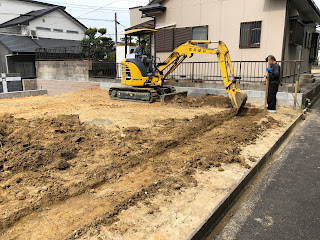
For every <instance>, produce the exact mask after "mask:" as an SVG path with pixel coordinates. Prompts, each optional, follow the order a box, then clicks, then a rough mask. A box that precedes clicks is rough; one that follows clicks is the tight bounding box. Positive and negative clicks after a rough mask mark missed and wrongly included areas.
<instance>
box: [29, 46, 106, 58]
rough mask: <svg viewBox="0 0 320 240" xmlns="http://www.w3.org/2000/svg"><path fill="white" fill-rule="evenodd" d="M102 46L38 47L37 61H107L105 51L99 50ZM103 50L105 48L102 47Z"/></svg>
mask: <svg viewBox="0 0 320 240" xmlns="http://www.w3.org/2000/svg"><path fill="white" fill-rule="evenodd" d="M99 50H101V48H100V49H99V48H96V47H95V46H89V45H88V46H68V47H55V48H38V49H36V50H35V56H36V60H37V61H65V60H82V59H88V60H91V57H88V56H94V57H92V58H94V59H95V60H101V61H105V58H106V54H105V51H99ZM102 50H103V49H102Z"/></svg>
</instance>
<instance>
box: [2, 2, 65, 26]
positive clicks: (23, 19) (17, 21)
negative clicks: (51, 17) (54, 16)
mask: <svg viewBox="0 0 320 240" xmlns="http://www.w3.org/2000/svg"><path fill="white" fill-rule="evenodd" d="M57 9H60V10H64V9H65V7H61V6H55V7H50V8H46V9H41V10H37V11H31V12H28V13H26V14H21V15H20V16H19V17H16V18H14V19H11V20H9V21H7V22H5V23H2V24H1V25H0V28H4V27H12V26H17V25H29V22H31V21H32V20H34V19H37V18H39V17H42V16H44V15H46V14H48V13H51V12H53V11H55V10H57Z"/></svg>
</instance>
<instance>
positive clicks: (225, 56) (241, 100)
mask: <svg viewBox="0 0 320 240" xmlns="http://www.w3.org/2000/svg"><path fill="white" fill-rule="evenodd" d="M210 43H218V47H217V48H216V49H210V48H206V47H200V46H198V45H196V44H210ZM193 54H215V55H217V57H218V61H219V66H220V70H221V75H222V78H223V83H224V86H225V89H226V92H227V94H228V96H229V98H230V100H231V103H232V106H233V107H234V108H235V109H237V110H238V112H239V111H240V110H241V109H242V107H243V106H244V105H245V103H246V101H247V94H246V93H245V92H244V91H242V90H240V89H238V88H237V87H236V78H235V77H234V70H233V66H232V63H231V59H230V54H229V50H228V48H227V46H226V45H225V44H224V43H223V42H222V41H219V42H211V41H202V40H201V41H200V40H192V41H188V42H186V43H184V44H182V45H180V46H178V47H177V48H176V49H175V50H174V51H173V52H172V53H171V54H170V56H169V57H168V58H167V59H166V60H165V61H164V62H163V63H162V64H161V65H160V66H159V68H158V71H159V72H163V71H164V70H166V69H167V68H169V67H170V69H169V70H168V71H167V73H166V74H165V75H164V77H163V78H162V81H163V80H165V79H166V78H167V77H168V76H169V75H170V74H171V73H172V72H173V71H174V70H175V69H176V68H177V67H178V66H179V65H180V64H181V63H182V62H183V61H184V60H185V59H186V58H187V57H189V58H190V57H192V56H193ZM228 68H229V72H230V74H231V76H230V77H229V73H228Z"/></svg>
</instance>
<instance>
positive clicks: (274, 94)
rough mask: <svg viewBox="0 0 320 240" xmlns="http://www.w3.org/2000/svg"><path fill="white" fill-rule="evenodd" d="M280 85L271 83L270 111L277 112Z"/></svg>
mask: <svg viewBox="0 0 320 240" xmlns="http://www.w3.org/2000/svg"><path fill="white" fill-rule="evenodd" d="M278 88H279V86H278V83H270V85H269V89H268V109H269V110H276V105H277V92H278Z"/></svg>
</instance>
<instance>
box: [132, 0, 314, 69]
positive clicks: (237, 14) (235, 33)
mask: <svg viewBox="0 0 320 240" xmlns="http://www.w3.org/2000/svg"><path fill="white" fill-rule="evenodd" d="M130 11H131V12H130V14H131V15H132V17H131V21H132V22H131V29H132V28H136V27H137V28H139V25H141V20H143V19H144V17H154V24H155V29H157V30H158V33H157V34H156V37H155V47H156V52H157V57H160V59H161V60H164V59H165V58H166V57H167V56H168V54H169V52H171V51H172V50H173V49H174V48H176V47H177V46H178V45H179V44H181V43H184V42H186V41H188V40H192V39H194V40H211V41H217V40H222V41H224V42H225V43H226V45H227V46H228V48H229V50H230V55H231V58H232V60H236V61H262V60H264V59H265V58H266V56H268V55H270V54H272V55H275V57H276V58H277V59H278V60H282V61H284V60H303V61H304V62H303V64H302V66H301V71H302V72H308V71H310V70H311V62H313V61H315V60H316V59H317V54H318V45H319V44H318V36H319V34H318V33H317V32H316V26H317V25H318V24H319V23H320V11H319V9H318V8H317V7H316V5H315V3H314V2H313V1H312V0H268V1H266V0H216V1H201V0H192V1H191V0H153V1H150V3H149V4H148V5H147V6H144V7H140V8H139V11H140V18H139V19H138V20H136V22H135V19H137V16H138V15H139V14H138V13H137V9H136V8H133V9H131V10H130ZM149 20H150V19H148V21H149ZM188 61H196V62H197V61H198V62H204V61H216V58H215V57H212V56H210V55H195V56H194V57H193V58H192V59H189V60H188Z"/></svg>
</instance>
